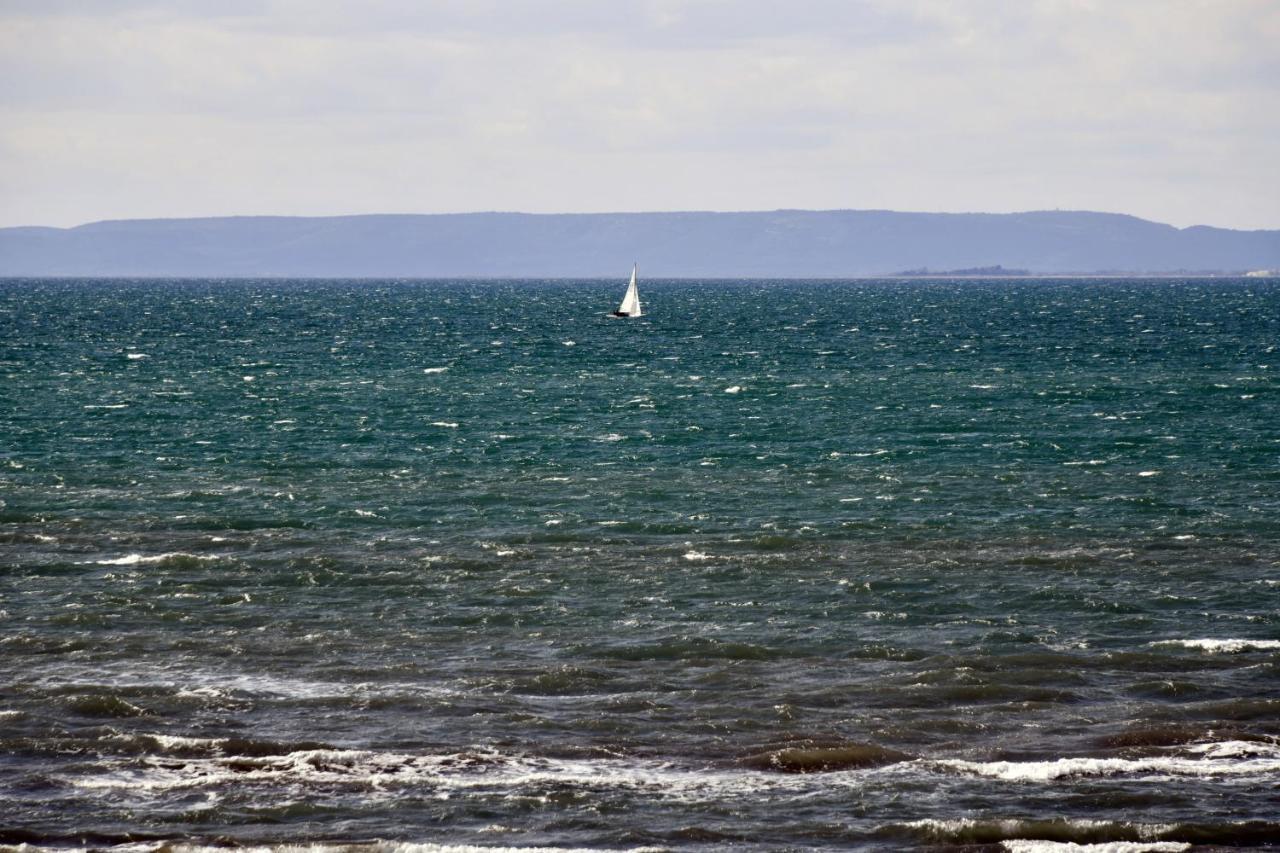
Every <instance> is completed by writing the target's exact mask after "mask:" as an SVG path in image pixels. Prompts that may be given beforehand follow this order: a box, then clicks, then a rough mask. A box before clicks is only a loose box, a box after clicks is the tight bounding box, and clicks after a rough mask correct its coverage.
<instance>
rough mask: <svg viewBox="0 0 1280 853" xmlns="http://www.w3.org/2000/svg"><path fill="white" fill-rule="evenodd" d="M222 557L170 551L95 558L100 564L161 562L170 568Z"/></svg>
mask: <svg viewBox="0 0 1280 853" xmlns="http://www.w3.org/2000/svg"><path fill="white" fill-rule="evenodd" d="M218 559H221V558H220V557H218V556H217V555H214V554H189V553H187V552H186V551H169V552H166V553H164V554H152V555H150V556H147V555H143V554H136V553H135V554H126V555H124V556H123V557H114V558H111V559H107V560H94V562H95V563H96V564H97V565H99V566H137V565H140V564H150V563H159V564H162V565H165V566H168V567H170V568H184V567H191V566H195V565H199V564H200V563H202V562H205V561H209V560H218Z"/></svg>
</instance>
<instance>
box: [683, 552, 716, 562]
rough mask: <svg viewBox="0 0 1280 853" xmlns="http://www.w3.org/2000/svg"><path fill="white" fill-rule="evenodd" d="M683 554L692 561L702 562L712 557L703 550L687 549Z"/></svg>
mask: <svg viewBox="0 0 1280 853" xmlns="http://www.w3.org/2000/svg"><path fill="white" fill-rule="evenodd" d="M682 556H683V557H684V558H685V559H686V560H688V561H689V562H691V563H700V562H702V561H704V560H710V559H711V555H710V554H704V553H702V552H701V551H686V552H685V553H684V554H683V555H682Z"/></svg>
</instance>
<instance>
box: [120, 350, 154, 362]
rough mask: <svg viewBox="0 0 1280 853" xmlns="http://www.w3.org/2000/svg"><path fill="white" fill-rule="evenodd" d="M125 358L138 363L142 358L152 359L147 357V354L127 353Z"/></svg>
mask: <svg viewBox="0 0 1280 853" xmlns="http://www.w3.org/2000/svg"><path fill="white" fill-rule="evenodd" d="M125 357H126V358H128V359H129V360H130V361H137V360H138V359H140V358H151V356H149V355H147V354H146V353H145V352H130V353H125Z"/></svg>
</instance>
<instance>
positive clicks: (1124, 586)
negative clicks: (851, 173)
mask: <svg viewBox="0 0 1280 853" xmlns="http://www.w3.org/2000/svg"><path fill="white" fill-rule="evenodd" d="M623 284H624V282H623V280H621V279H619V280H610V281H572V282H570V281H448V282H446V281H431V282H414V281H405V282H399V281H203V280H201V281H197V280H173V281H160V280H152V281H124V280H110V281H106V280H92V281H91V280H85V281H73V280H12V279H11V280H6V281H0V847H3V845H15V846H16V845H23V844H29V845H34V846H37V847H86V846H91V847H113V846H116V845H126V847H125V849H129V850H154V849H157V848H159V847H161V846H165V847H166V849H175V850H182V849H192V848H199V847H201V846H213V845H247V846H262V845H275V844H281V843H286V842H288V843H307V844H319V845H328V846H333V845H347V844H357V843H361V844H364V843H374V842H377V844H376V845H375V847H373V848H368V847H365V848H362V849H379V850H391V849H395V848H396V847H397V845H398V844H401V843H404V845H409V844H410V843H412V844H413V845H416V846H401V847H400V848H399V849H404V850H422V851H426V850H460V849H467V848H468V846H469V845H478V846H486V847H528V846H541V847H571V848H593V849H600V848H607V849H628V850H634V849H637V848H642V849H646V850H676V849H693V850H739V849H760V850H789V849H814V848H828V849H849V848H852V849H874V850H894V849H902V848H914V847H927V846H938V847H948V846H952V847H954V846H962V845H974V847H973V848H971V849H992V850H999V849H1005V850H1012V851H1031V850H1037V851H1038V850H1055V849H1066V848H1064V847H1062V845H1061V844H1055V842H1059V843H1060V842H1075V843H1077V844H1081V845H1084V844H1107V843H1109V844H1110V846H1108V847H1105V848H1095V849H1107V850H1112V851H1119V850H1184V849H1201V850H1207V849H1221V848H1223V847H1243V846H1259V845H1267V844H1277V843H1280V607H1278V605H1280V381H1278V377H1280V349H1278V347H1280V284H1278V283H1276V282H1268V281H1262V280H1188V281H1138V280H1073V281H1063V280H1031V281H1027V280H1023V281H999V282H992V281H923V282H893V281H858V282H830V281H812V282H809V281H786V282H782V281H779V282H763V281H754V282H729V281H658V282H653V281H650V282H646V281H644V280H643V279H642V280H641V298H642V300H643V301H644V304H645V310H646V311H647V312H648V313H647V314H646V316H645V317H643V318H641V319H635V320H617V319H613V318H610V317H607V316H605V315H606V313H607V312H608V311H609V310H611V309H612V308H613V307H614V306H615V305H616V303H617V300H618V299H619V298H620V297H621V295H622V289H623ZM1122 842H1128V843H1127V844H1126V843H1122ZM27 849H30V848H27Z"/></svg>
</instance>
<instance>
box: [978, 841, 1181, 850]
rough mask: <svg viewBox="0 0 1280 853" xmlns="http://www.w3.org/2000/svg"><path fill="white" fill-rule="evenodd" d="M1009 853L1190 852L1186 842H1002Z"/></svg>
mask: <svg viewBox="0 0 1280 853" xmlns="http://www.w3.org/2000/svg"><path fill="white" fill-rule="evenodd" d="M1001 846H1002V847H1004V849H1005V850H1008V851H1009V853H1067V851H1074V850H1084V851H1088V853H1177V851H1180V850H1190V849H1191V844H1190V843H1189V842H1186V841H1107V842H1104V843H1101V844H1076V843H1075V842H1074V841H1033V840H1022V839H1017V840H1010V841H1004V842H1001Z"/></svg>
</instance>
